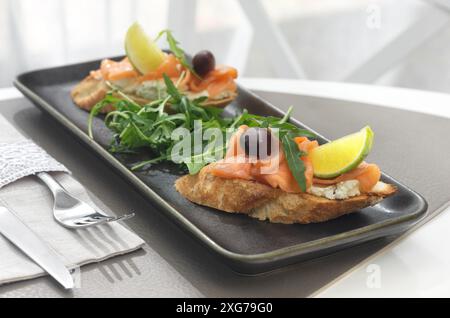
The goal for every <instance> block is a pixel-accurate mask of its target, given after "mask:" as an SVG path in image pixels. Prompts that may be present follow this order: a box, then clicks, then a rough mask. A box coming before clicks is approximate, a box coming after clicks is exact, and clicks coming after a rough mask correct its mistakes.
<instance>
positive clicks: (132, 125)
mask: <svg viewBox="0 0 450 318" xmlns="http://www.w3.org/2000/svg"><path fill="white" fill-rule="evenodd" d="M163 77H164V82H165V85H166V87H167V97H165V98H161V99H158V100H155V101H152V102H151V103H148V104H146V105H142V106H141V105H138V104H137V103H136V102H134V101H133V100H132V99H131V98H130V97H129V96H127V95H126V94H124V93H123V92H120V91H118V90H117V89H116V88H115V87H113V86H111V88H112V89H111V91H110V92H109V93H108V94H107V95H106V97H105V98H104V99H103V100H102V101H100V102H99V103H98V104H97V105H95V106H94V107H93V108H92V110H91V113H90V115H89V122H88V131H89V136H90V137H91V138H93V131H92V125H93V119H94V117H95V116H97V115H98V114H99V113H100V112H101V110H102V109H103V108H104V107H106V106H113V107H114V109H115V110H114V111H112V112H110V113H108V114H107V115H106V116H105V118H104V121H105V124H106V126H107V127H108V128H109V129H110V130H111V131H113V132H114V138H113V141H112V143H111V146H110V151H111V152H114V153H139V152H140V151H141V150H142V149H147V150H149V151H150V153H149V155H150V156H151V157H150V158H149V159H148V160H145V161H141V162H136V163H135V164H134V165H133V166H132V167H131V169H132V170H138V169H142V168H145V167H146V166H148V165H152V164H156V163H160V162H164V161H172V162H174V163H176V164H179V165H181V166H182V167H185V169H187V170H188V171H189V173H190V174H196V173H198V172H199V171H200V170H201V169H202V168H203V167H204V166H205V165H207V164H209V163H210V162H213V161H216V160H220V159H222V158H223V156H224V153H225V150H226V143H227V140H226V136H227V130H229V129H232V130H235V129H237V128H239V126H241V125H247V126H249V127H264V128H270V129H272V130H274V131H275V129H277V131H278V138H279V139H280V141H281V146H282V148H283V151H284V153H285V155H286V158H287V162H288V165H289V168H290V170H291V172H292V174H293V175H294V178H295V180H296V181H297V183H298V185H299V186H300V188H301V189H302V190H303V191H305V190H306V180H305V174H304V173H305V166H304V164H303V161H302V160H301V159H300V157H301V156H304V155H306V154H305V153H303V152H302V151H300V150H299V149H298V146H297V144H296V143H295V141H294V138H295V137H297V136H306V137H310V138H315V135H314V134H313V133H311V132H310V131H308V130H305V129H300V128H298V127H296V126H295V125H293V124H291V123H289V118H290V115H291V112H292V107H291V108H289V110H288V112H287V113H286V115H285V116H284V117H283V118H279V117H273V116H268V117H264V116H259V115H254V114H249V113H248V111H247V110H244V111H243V112H242V113H241V114H239V115H237V116H235V117H224V116H223V114H222V113H223V109H220V108H215V107H205V106H201V104H202V102H203V101H204V99H203V98H198V99H195V100H190V99H189V98H187V96H185V95H184V94H183V93H181V92H180V91H179V90H178V88H177V84H174V83H173V82H172V81H171V79H170V78H169V77H168V76H166V74H164V75H163ZM180 128H183V129H187V130H188V131H189V133H190V139H189V140H190V143H189V144H188V147H191V154H192V155H191V156H190V157H186V158H182V160H181V162H179V161H178V162H175V161H174V159H173V158H172V150H174V149H175V148H174V147H175V146H176V145H177V143H178V142H179V140H174V139H173V138H172V137H173V133H174V132H175V130H177V129H180ZM208 128H216V129H218V132H219V134H221V137H222V140H223V141H224V142H225V143H219V142H217V143H216V140H202V141H201V147H198V145H197V148H196V146H195V145H194V143H193V139H192V136H193V135H195V133H196V131H197V129H202V130H206V129H208ZM202 139H203V138H202ZM213 139H215V138H213ZM189 140H188V141H189Z"/></svg>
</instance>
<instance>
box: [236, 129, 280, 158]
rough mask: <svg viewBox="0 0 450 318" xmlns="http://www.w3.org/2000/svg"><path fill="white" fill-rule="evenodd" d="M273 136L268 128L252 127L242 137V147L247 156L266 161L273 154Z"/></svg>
mask: <svg viewBox="0 0 450 318" xmlns="http://www.w3.org/2000/svg"><path fill="white" fill-rule="evenodd" d="M272 138H273V137H272V134H271V133H270V130H268V129H267V128H255V127H250V128H249V129H247V131H246V132H245V133H243V134H242V135H241V138H240V140H239V142H240V145H241V147H242V148H244V151H245V154H246V155H247V156H249V157H253V158H255V157H256V158H257V159H265V158H267V157H270V156H271V154H272V145H273V144H274V142H273V140H272Z"/></svg>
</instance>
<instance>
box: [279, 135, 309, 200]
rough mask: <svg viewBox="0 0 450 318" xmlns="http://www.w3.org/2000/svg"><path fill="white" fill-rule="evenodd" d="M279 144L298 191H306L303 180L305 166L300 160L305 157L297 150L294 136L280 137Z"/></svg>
mask: <svg viewBox="0 0 450 318" xmlns="http://www.w3.org/2000/svg"><path fill="white" fill-rule="evenodd" d="M281 144H282V145H283V150H284V154H285V156H286V160H287V163H288V166H289V170H291V172H292V175H293V176H294V178H295V181H297V184H298V185H299V187H300V189H301V190H302V191H303V192H305V191H306V178H305V164H304V163H303V161H302V160H301V159H300V158H301V157H302V156H304V155H306V153H304V152H303V151H301V150H300V149H298V146H297V143H296V142H295V141H294V136H293V135H291V134H285V135H284V136H282V137H281Z"/></svg>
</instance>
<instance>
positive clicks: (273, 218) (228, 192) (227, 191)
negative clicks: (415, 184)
mask: <svg viewBox="0 0 450 318" xmlns="http://www.w3.org/2000/svg"><path fill="white" fill-rule="evenodd" d="M175 188H176V189H177V191H178V192H180V193H181V195H183V196H184V197H185V198H187V199H188V200H189V201H192V202H195V203H197V204H200V205H205V206H209V207H212V208H215V209H218V210H222V211H225V212H230V213H244V214H247V215H249V216H251V217H254V218H257V219H259V220H268V221H270V222H273V223H285V224H292V223H302V224H307V223H317V222H324V221H327V220H331V219H334V218H337V217H339V216H341V215H344V214H348V213H352V212H356V211H358V210H359V209H362V208H365V207H368V206H372V205H375V204H377V203H378V202H380V201H381V200H383V199H384V198H385V197H387V196H390V195H392V194H394V193H395V191H396V188H395V187H394V186H393V185H390V184H386V183H383V182H379V183H378V184H377V185H376V186H375V187H374V189H373V190H372V191H371V192H370V193H366V194H361V195H359V196H355V197H351V198H349V199H345V200H329V199H326V198H323V197H318V196H314V195H312V194H308V193H287V192H284V191H282V190H280V189H274V188H272V187H270V186H267V185H265V184H262V183H258V182H255V181H248V180H241V179H224V178H219V177H215V176H213V175H212V174H210V173H205V172H203V171H202V172H201V173H199V174H197V175H186V176H183V177H181V178H179V179H178V180H177V181H176V183H175Z"/></svg>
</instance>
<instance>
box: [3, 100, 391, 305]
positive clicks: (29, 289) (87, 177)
mask: <svg viewBox="0 0 450 318" xmlns="http://www.w3.org/2000/svg"><path fill="white" fill-rule="evenodd" d="M0 113H1V114H2V115H3V116H5V117H6V118H7V119H8V120H9V121H10V122H11V123H13V125H14V126H15V127H17V128H18V129H19V130H20V131H21V132H22V133H23V134H25V135H26V136H28V137H30V138H32V139H33V140H34V141H35V142H36V143H38V144H39V145H41V146H42V147H43V148H44V149H46V150H47V151H48V152H49V153H50V154H51V155H52V156H54V157H55V158H56V159H57V160H59V161H61V162H63V163H64V164H65V165H66V166H67V167H68V168H69V169H70V170H71V171H72V172H73V175H74V177H75V178H77V179H78V180H79V181H80V182H81V183H82V184H83V185H84V186H85V187H86V188H87V189H88V190H89V191H90V193H91V194H92V195H93V197H94V198H93V199H94V200H95V201H97V202H98V203H102V204H104V205H105V206H106V207H107V208H109V209H111V210H112V211H115V212H117V213H122V212H128V211H134V212H136V217H135V218H134V219H132V220H130V221H129V222H127V224H128V226H129V227H130V228H131V229H133V230H134V231H135V232H136V233H137V234H138V235H140V236H141V237H142V238H143V239H144V240H145V241H146V243H147V245H146V246H145V248H144V249H143V250H140V251H137V252H134V253H131V254H128V255H124V256H120V257H116V258H113V259H110V260H107V261H104V262H102V263H99V264H92V265H88V266H85V267H83V268H82V269H81V284H80V288H77V289H75V290H73V291H70V292H66V291H63V290H62V289H60V288H59V287H58V286H57V285H56V284H55V283H54V282H53V280H52V279H50V278H48V277H42V278H38V279H34V280H30V281H25V282H19V283H13V284H9V285H4V286H1V287H0V297H305V296H309V295H311V294H312V293H314V292H316V291H317V290H318V289H320V288H321V287H323V286H325V285H327V284H329V283H330V282H331V281H333V280H334V279H335V278H337V277H338V276H339V275H341V274H342V273H344V272H345V271H347V270H349V269H351V268H352V267H353V266H355V265H357V264H358V263H359V262H360V261H362V260H364V259H365V258H366V257H368V256H369V255H371V254H372V253H374V252H375V251H377V250H379V249H380V248H381V247H383V246H385V245H386V244H388V243H389V242H391V241H392V239H393V238H385V239H379V240H376V241H372V242H369V243H366V244H363V245H360V246H356V247H353V248H350V249H347V250H344V251H341V252H338V253H335V254H332V255H329V256H326V257H323V258H320V259H315V260H311V261H308V262H304V263H301V264H296V265H292V266H290V267H287V268H283V269H280V270H277V271H275V272H272V273H268V274H264V275H259V276H242V275H239V274H236V273H234V272H233V271H231V270H230V269H229V268H228V267H227V266H226V265H224V264H222V263H221V262H220V260H218V259H217V258H216V257H215V256H214V255H212V254H211V253H210V252H209V251H208V250H207V249H205V248H204V247H203V246H202V245H200V244H199V243H198V242H197V241H196V240H195V239H193V238H191V237H190V236H189V235H188V234H186V233H185V232H183V231H182V230H181V229H179V228H178V227H177V226H176V225H174V224H173V223H171V221H170V220H168V219H167V218H166V217H165V216H164V215H163V214H161V213H160V212H158V210H157V209H156V208H154V207H153V206H152V205H151V204H149V203H148V202H147V201H145V200H144V199H143V198H142V197H141V196H140V195H139V193H137V192H136V191H134V190H133V189H131V188H130V186H129V185H128V184H127V183H126V182H125V181H123V180H122V179H121V178H120V177H119V176H118V175H116V174H115V172H114V171H113V170H111V169H110V168H109V167H107V166H105V165H104V164H103V163H102V162H101V161H99V159H98V158H97V157H96V156H94V155H93V154H91V153H89V151H87V150H86V149H85V148H84V147H83V146H82V145H81V144H80V143H78V141H77V140H75V139H74V138H73V137H72V136H71V135H70V134H68V133H67V132H66V131H65V130H64V129H63V128H62V127H61V126H59V124H57V123H56V122H54V121H53V120H52V119H49V118H47V116H45V115H44V114H43V113H41V112H40V111H39V110H38V109H37V108H35V107H34V106H32V104H31V103H29V102H28V101H27V100H25V99H16V100H9V101H4V102H1V103H0Z"/></svg>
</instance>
